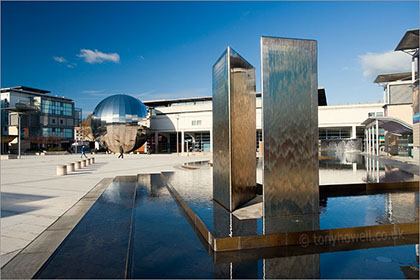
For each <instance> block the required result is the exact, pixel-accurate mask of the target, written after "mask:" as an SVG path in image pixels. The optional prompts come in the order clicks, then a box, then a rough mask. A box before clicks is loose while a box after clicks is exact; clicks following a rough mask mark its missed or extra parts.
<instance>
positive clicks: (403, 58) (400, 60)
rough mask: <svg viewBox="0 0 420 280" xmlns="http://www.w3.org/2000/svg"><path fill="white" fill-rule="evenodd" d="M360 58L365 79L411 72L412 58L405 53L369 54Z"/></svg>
mask: <svg viewBox="0 0 420 280" xmlns="http://www.w3.org/2000/svg"><path fill="white" fill-rule="evenodd" d="M359 58H360V61H361V63H362V66H363V75H364V76H365V77H374V76H377V75H379V74H390V73H398V72H410V71H411V56H409V55H408V54H405V53H403V52H394V51H389V52H385V53H367V54H365V55H361V56H360V57H359Z"/></svg>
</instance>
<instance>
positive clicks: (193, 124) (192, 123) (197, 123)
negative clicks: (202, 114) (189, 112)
mask: <svg viewBox="0 0 420 280" xmlns="http://www.w3.org/2000/svg"><path fill="white" fill-rule="evenodd" d="M191 125H192V126H198V125H201V120H193V121H192V122H191Z"/></svg>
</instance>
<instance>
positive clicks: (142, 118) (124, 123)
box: [91, 94, 150, 153]
mask: <svg viewBox="0 0 420 280" xmlns="http://www.w3.org/2000/svg"><path fill="white" fill-rule="evenodd" d="M91 126H92V133H93V136H94V137H95V140H97V141H99V142H100V143H101V144H102V145H104V146H106V147H107V148H108V149H109V150H111V151H112V152H114V153H119V152H120V147H121V146H122V147H123V150H124V152H125V153H129V152H131V151H133V150H136V149H138V148H140V147H141V146H142V145H143V144H144V143H145V142H146V139H147V133H148V130H149V128H150V119H149V114H148V110H147V108H146V106H145V105H144V104H143V103H142V102H141V101H140V100H139V99H137V98H134V97H132V96H129V95H124V94H117V95H112V96H109V97H107V98H105V99H104V100H102V101H101V102H100V103H99V104H98V105H97V106H96V108H95V110H94V111H93V117H92V122H91Z"/></svg>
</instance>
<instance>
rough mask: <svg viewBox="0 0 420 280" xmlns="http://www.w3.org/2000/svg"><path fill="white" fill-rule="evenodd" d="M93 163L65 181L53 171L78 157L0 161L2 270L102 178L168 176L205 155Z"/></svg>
mask: <svg viewBox="0 0 420 280" xmlns="http://www.w3.org/2000/svg"><path fill="white" fill-rule="evenodd" d="M94 157H95V164H93V165H90V166H88V167H85V168H82V169H79V170H76V172H72V173H71V174H69V175H67V176H57V175H56V166H57V165H64V164H66V163H70V162H74V161H76V160H79V159H80V154H79V155H77V154H76V155H54V156H53V155H48V156H23V157H22V159H20V160H17V159H9V160H2V161H1V266H2V267H3V265H4V264H5V263H7V262H8V261H9V260H10V259H11V258H13V256H15V255H16V254H17V253H19V252H20V251H21V250H22V249H23V248H24V247H26V246H27V245H28V244H29V243H30V242H31V241H32V240H34V239H35V238H36V237H37V236H38V235H40V234H41V233H42V232H43V231H44V230H45V229H47V228H48V227H49V226H50V225H51V224H52V223H54V222H55V221H56V220H57V219H58V218H59V217H60V216H62V215H63V214H64V213H65V212H66V211H67V210H68V209H70V208H71V207H72V206H73V205H74V204H75V203H76V202H77V201H79V200H80V199H81V198H82V197H83V196H84V195H85V194H86V193H87V192H89V191H90V190H91V189H92V188H93V187H94V186H95V185H96V184H97V183H98V182H100V181H101V180H102V179H103V178H112V177H115V176H122V175H136V174H139V173H158V172H161V171H173V170H174V169H175V168H176V167H177V166H179V165H180V164H182V163H184V162H188V161H196V160H197V161H199V160H209V159H210V156H205V155H192V156H186V155H183V156H181V155H124V159H123V160H121V159H118V156H117V155H94Z"/></svg>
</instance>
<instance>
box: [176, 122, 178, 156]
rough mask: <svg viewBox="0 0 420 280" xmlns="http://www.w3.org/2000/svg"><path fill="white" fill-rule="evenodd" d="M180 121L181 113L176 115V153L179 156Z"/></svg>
mask: <svg viewBox="0 0 420 280" xmlns="http://www.w3.org/2000/svg"><path fill="white" fill-rule="evenodd" d="M178 123H179V115H177V116H176V155H177V156H179V144H178V142H179V140H178V137H179V134H178V133H179V132H178Z"/></svg>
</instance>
